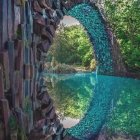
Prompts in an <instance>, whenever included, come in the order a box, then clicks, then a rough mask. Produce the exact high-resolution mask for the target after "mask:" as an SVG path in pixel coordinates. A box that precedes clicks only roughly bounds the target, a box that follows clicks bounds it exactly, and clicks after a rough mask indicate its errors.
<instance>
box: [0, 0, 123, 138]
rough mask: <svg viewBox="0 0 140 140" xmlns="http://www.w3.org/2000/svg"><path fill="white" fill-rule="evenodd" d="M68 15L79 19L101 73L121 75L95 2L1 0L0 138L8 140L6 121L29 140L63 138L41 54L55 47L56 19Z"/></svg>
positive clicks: (112, 40) (112, 42)
mask: <svg viewBox="0 0 140 140" xmlns="http://www.w3.org/2000/svg"><path fill="white" fill-rule="evenodd" d="M67 14H70V15H71V16H73V17H75V18H77V19H78V20H79V21H80V22H81V23H82V25H83V26H84V27H85V29H86V30H87V32H88V34H89V37H90V39H91V42H92V43H93V44H94V49H95V54H96V59H97V61H98V63H99V73H101V74H109V75H124V74H125V67H124V65H123V62H122V59H121V56H120V52H119V47H118V44H117V42H116V39H115V37H114V35H113V33H112V31H111V29H110V28H109V26H108V24H107V22H106V21H105V19H104V17H103V15H102V14H101V12H100V9H99V8H98V7H97V6H96V4H95V3H94V2H90V0H68V1H65V0H27V1H24V0H15V1H12V0H7V1H5V0H1V2H0V26H1V28H0V104H1V108H0V117H1V118H2V121H3V125H4V130H3V133H4V135H3V139H9V136H11V133H12V132H11V131H9V130H11V129H13V127H12V126H11V125H9V121H10V120H11V119H12V120H13V118H14V119H15V120H16V121H17V122H18V125H19V126H20V127H21V128H22V129H23V130H24V131H25V132H26V133H27V134H29V139H36V140H39V139H41V138H49V137H50V138H52V139H56V138H58V139H63V138H64V137H65V136H64V131H65V130H64V128H63V126H62V125H61V124H60V122H59V119H58V116H57V114H56V113H55V107H54V106H53V102H52V99H51V98H50V96H49V95H48V93H47V90H46V83H45V80H44V77H43V76H42V75H41V72H42V71H43V59H44V58H43V57H44V53H47V51H48V49H49V48H50V46H51V44H52V42H53V38H54V36H55V31H56V29H57V27H58V25H59V23H60V20H62V19H63V17H64V16H65V15H67ZM91 25H92V26H91ZM24 120H26V122H27V124H25V123H24ZM15 125H16V124H15ZM11 127H12V128H11ZM14 128H16V127H15V126H14ZM21 137H22V136H21Z"/></svg>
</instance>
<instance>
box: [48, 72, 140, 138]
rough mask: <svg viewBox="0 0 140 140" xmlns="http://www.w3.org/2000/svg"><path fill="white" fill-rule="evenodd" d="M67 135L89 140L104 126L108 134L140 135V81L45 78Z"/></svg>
mask: <svg viewBox="0 0 140 140" xmlns="http://www.w3.org/2000/svg"><path fill="white" fill-rule="evenodd" d="M47 79H49V80H48V87H49V88H48V89H52V90H50V91H49V92H50V94H51V96H52V97H53V98H54V100H55V103H56V107H57V109H58V112H59V115H60V118H61V121H62V123H63V124H64V126H66V127H67V128H68V129H67V132H68V133H69V134H70V135H72V136H74V137H76V138H78V139H80V140H88V139H91V138H93V137H94V136H95V135H97V134H98V133H99V132H100V130H101V128H102V127H103V126H106V128H107V129H108V130H109V131H110V132H111V133H115V132H121V133H127V134H129V135H138V134H140V123H139V122H140V102H139V101H140V80H135V79H129V78H120V77H113V76H102V75H98V76H97V77H96V75H95V74H94V73H87V74H85V73H84V74H83V73H81V74H76V75H72V74H70V75H54V74H52V75H47Z"/></svg>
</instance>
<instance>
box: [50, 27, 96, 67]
mask: <svg viewBox="0 0 140 140" xmlns="http://www.w3.org/2000/svg"><path fill="white" fill-rule="evenodd" d="M93 56H94V55H93V47H92V44H91V43H90V41H89V38H88V35H87V34H86V32H85V31H84V28H83V27H82V26H81V25H74V26H70V27H65V26H64V25H60V28H59V29H58V31H57V33H56V37H55V39H54V43H53V45H52V47H51V48H50V51H49V53H48V59H50V61H52V57H54V59H55V61H57V62H58V63H65V64H78V65H83V66H89V65H90V61H91V60H92V58H93Z"/></svg>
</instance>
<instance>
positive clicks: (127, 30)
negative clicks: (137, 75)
mask: <svg viewBox="0 0 140 140" xmlns="http://www.w3.org/2000/svg"><path fill="white" fill-rule="evenodd" d="M105 12H106V16H107V19H108V21H109V22H110V24H111V27H112V28H113V31H114V33H115V34H116V36H117V39H118V42H119V43H120V47H121V52H122V55H123V59H124V61H125V64H126V66H127V67H128V69H129V70H130V71H134V72H138V71H139V70H140V2H139V0H116V1H115V2H113V1H110V0H105Z"/></svg>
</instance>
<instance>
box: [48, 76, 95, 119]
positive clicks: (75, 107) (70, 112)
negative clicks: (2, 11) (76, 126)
mask: <svg viewBox="0 0 140 140" xmlns="http://www.w3.org/2000/svg"><path fill="white" fill-rule="evenodd" d="M46 78H47V87H48V92H49V94H50V95H51V97H52V98H53V99H54V100H55V106H56V108H57V111H58V112H59V115H60V116H61V118H63V117H64V116H65V117H71V118H81V117H82V116H83V114H84V113H85V111H86V110H87V108H88V107H89V103H90V101H91V99H92V96H93V87H94V85H95V76H93V75H90V74H87V75H86V74H82V75H81V74H76V75H75V76H74V75H70V76H69V75H59V76H58V75H57V76H56V75H55V74H54V75H47V77H46Z"/></svg>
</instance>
